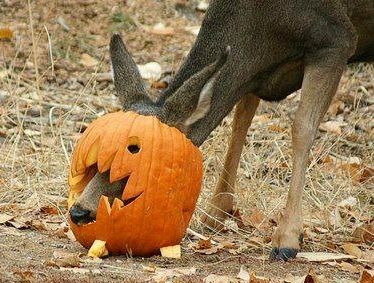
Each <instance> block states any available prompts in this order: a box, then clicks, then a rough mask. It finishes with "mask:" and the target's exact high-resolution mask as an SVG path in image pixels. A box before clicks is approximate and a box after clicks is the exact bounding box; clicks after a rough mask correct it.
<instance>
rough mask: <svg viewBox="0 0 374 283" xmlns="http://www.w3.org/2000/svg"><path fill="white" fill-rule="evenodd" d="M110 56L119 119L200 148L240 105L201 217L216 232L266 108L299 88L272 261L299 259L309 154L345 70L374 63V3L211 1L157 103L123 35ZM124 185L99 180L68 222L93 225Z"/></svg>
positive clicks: (372, 0)
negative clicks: (140, 119) (177, 135)
mask: <svg viewBox="0 0 374 283" xmlns="http://www.w3.org/2000/svg"><path fill="white" fill-rule="evenodd" d="M110 56H111V62H112V68H113V72H114V84H115V89H116V93H117V95H118V97H119V100H120V102H121V103H122V107H123V110H124V111H134V112H137V113H139V114H142V115H153V116H156V117H157V118H158V119H159V120H160V121H162V122H163V123H166V124H167V125H169V126H173V127H176V128H177V129H179V130H180V131H181V132H183V133H184V134H185V135H186V136H187V137H188V138H189V139H190V140H191V141H192V142H193V144H194V145H196V146H200V145H201V144H202V143H203V142H204V141H205V140H206V139H207V137H208V136H209V134H210V133H211V132H212V131H213V130H214V129H215V128H216V127H217V126H218V125H219V124H220V122H221V121H222V120H223V119H224V118H225V117H226V116H227V115H228V114H229V113H230V112H231V110H232V109H233V108H234V107H235V106H236V108H235V113H234V118H233V123H232V135H231V141H230V143H229V146H228V150H227V153H226V159H225V163H224V169H223V172H222V174H221V176H220V179H219V181H218V183H217V186H216V188H215V191H214V193H213V198H212V199H211V201H210V205H209V207H208V209H207V215H205V216H203V218H202V221H203V222H204V223H206V224H207V225H208V226H209V227H212V228H216V227H218V226H219V225H220V223H222V221H223V220H224V219H225V217H227V215H228V214H229V213H230V211H231V210H232V209H233V194H234V186H235V179H236V174H237V168H238V164H239V161H240V156H241V152H242V149H243V145H244V143H245V141H246V137H247V131H248V128H249V127H250V125H251V121H252V118H253V117H254V115H255V112H256V109H257V108H258V105H259V103H260V100H264V101H280V100H282V99H284V98H286V97H287V96H288V95H290V94H292V93H293V92H295V91H297V90H299V89H301V97H300V101H299V105H298V109H297V111H296V113H295V117H294V121H293V125H292V149H293V156H292V177H291V181H290V188H289V192H288V196H287V201H286V205H285V208H284V212H283V214H282V217H281V219H280V221H279V223H278V226H277V227H276V229H275V231H274V233H273V235H272V250H271V252H270V258H271V259H274V260H283V261H287V260H289V259H292V258H294V257H296V254H297V253H298V251H299V250H300V245H301V243H302V235H303V217H302V195H303V190H304V185H305V175H306V169H307V166H308V158H309V152H310V150H311V148H312V145H313V141H314V139H315V137H316V133H317V130H318V127H319V124H320V122H321V120H322V118H323V116H324V114H325V113H326V111H327V109H328V107H329V105H330V102H331V101H332V98H333V96H334V94H335V93H336V91H337V87H338V84H339V81H340V78H341V76H342V73H343V71H344V70H345V68H346V66H347V64H350V63H354V62H371V61H373V59H374V0H352V1H343V0H313V1H305V0H300V1H296V0H263V1H256V0H236V1H231V0H212V1H210V5H209V8H208V9H207V11H206V14H205V17H204V19H203V22H202V25H201V29H200V32H199V34H198V36H197V38H196V41H195V43H194V44H193V46H192V48H191V50H190V52H189V54H188V55H187V57H186V59H185V60H184V62H183V63H182V65H181V67H180V69H179V71H178V72H177V73H176V75H175V76H174V78H173V81H172V82H171V84H170V85H169V86H168V87H167V89H166V90H164V91H163V93H162V95H161V97H160V98H159V99H158V100H156V101H153V100H152V99H151V98H150V95H149V93H148V92H147V90H146V89H145V87H144V84H143V81H142V78H141V76H140V75H139V72H138V69H137V66H136V64H135V62H134V60H133V59H132V57H131V55H130V53H129V51H128V50H127V48H126V46H125V44H124V43H123V41H122V39H121V37H120V35H118V34H114V35H113V36H112V39H111V42H110ZM124 185H125V184H123V183H121V181H119V182H116V183H113V184H111V183H110V182H109V177H108V173H103V174H100V173H97V174H96V176H95V177H93V179H92V180H91V181H90V183H89V184H88V185H87V187H86V188H85V190H84V192H83V194H82V195H81V196H80V197H79V198H78V200H77V201H76V203H75V204H74V205H73V206H72V207H71V209H70V212H69V213H70V217H71V219H72V221H73V222H75V223H77V224H80V225H82V224H84V223H87V222H89V221H92V220H94V219H95V216H96V208H97V205H98V202H99V198H100V196H101V195H107V196H108V197H109V199H110V200H113V199H114V198H115V197H117V198H120V197H121V195H122V191H123V186H124Z"/></svg>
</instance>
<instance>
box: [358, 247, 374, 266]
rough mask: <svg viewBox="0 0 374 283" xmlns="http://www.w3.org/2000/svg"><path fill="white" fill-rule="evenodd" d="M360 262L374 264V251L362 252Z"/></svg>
mask: <svg viewBox="0 0 374 283" xmlns="http://www.w3.org/2000/svg"><path fill="white" fill-rule="evenodd" d="M360 261H362V262H368V263H371V264H374V249H371V250H368V251H366V252H364V253H363V255H362V258H361V259H360Z"/></svg>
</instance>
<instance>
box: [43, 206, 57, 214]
mask: <svg viewBox="0 0 374 283" xmlns="http://www.w3.org/2000/svg"><path fill="white" fill-rule="evenodd" d="M40 212H41V213H44V214H52V215H57V214H58V209H57V207H55V206H49V205H46V206H42V207H41V208H40Z"/></svg>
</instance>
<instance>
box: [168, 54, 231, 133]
mask: <svg viewBox="0 0 374 283" xmlns="http://www.w3.org/2000/svg"><path fill="white" fill-rule="evenodd" d="M229 54H230V47H227V48H226V50H225V51H224V52H223V53H222V55H221V57H220V58H219V59H218V60H217V61H215V62H214V63H212V64H210V65H208V66H207V67H205V68H204V69H202V70H201V71H200V72H198V73H196V74H195V75H193V76H192V77H191V78H189V79H188V80H187V81H185V82H184V83H183V85H182V86H181V87H180V88H179V89H178V90H177V91H176V92H175V93H174V94H173V95H171V96H170V97H169V98H168V99H167V100H166V101H165V103H164V110H165V119H166V121H167V122H168V124H170V125H174V126H176V127H177V128H179V129H180V130H181V131H183V132H186V131H187V130H188V128H189V127H190V126H191V125H192V124H194V123H196V122H197V121H198V120H200V119H202V118H203V117H205V115H206V114H207V113H208V112H209V110H210V106H211V102H212V97H213V90H214V86H215V83H216V81H217V79H218V77H219V75H220V70H221V69H222V67H223V66H224V65H225V63H226V61H227V58H228V55H229Z"/></svg>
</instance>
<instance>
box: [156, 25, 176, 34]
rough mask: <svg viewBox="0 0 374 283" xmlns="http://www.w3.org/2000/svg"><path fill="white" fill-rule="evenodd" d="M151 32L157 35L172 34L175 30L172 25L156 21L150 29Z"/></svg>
mask: <svg viewBox="0 0 374 283" xmlns="http://www.w3.org/2000/svg"><path fill="white" fill-rule="evenodd" d="M151 33H153V34H157V35H173V34H174V33H175V30H174V28H172V27H166V26H165V24H163V23H158V24H156V25H154V26H153V28H152V29H151Z"/></svg>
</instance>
